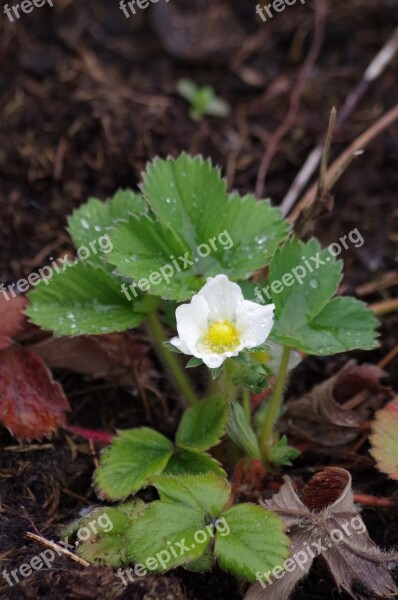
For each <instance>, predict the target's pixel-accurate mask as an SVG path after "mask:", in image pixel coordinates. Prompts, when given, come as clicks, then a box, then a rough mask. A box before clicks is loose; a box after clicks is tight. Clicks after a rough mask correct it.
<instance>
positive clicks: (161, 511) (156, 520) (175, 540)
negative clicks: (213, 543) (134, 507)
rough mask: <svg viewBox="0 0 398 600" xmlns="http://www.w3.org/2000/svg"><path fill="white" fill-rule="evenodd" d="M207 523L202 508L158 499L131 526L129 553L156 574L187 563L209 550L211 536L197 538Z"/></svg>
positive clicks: (128, 532) (128, 533) (134, 559)
mask: <svg viewBox="0 0 398 600" xmlns="http://www.w3.org/2000/svg"><path fill="white" fill-rule="evenodd" d="M204 526H205V516H204V515H203V513H202V512H201V511H199V510H194V509H192V507H187V506H183V505H181V504H174V503H167V502H162V501H159V500H156V501H155V502H151V504H150V505H149V506H148V507H147V509H146V510H145V512H144V513H143V514H142V515H141V518H140V519H138V520H137V521H135V522H134V523H132V525H131V526H130V527H129V528H128V530H127V536H128V540H129V542H128V549H127V555H128V557H129V559H130V560H131V561H134V562H135V563H136V564H137V563H139V564H140V565H145V566H146V568H147V569H148V570H150V571H153V572H155V573H160V572H164V571H168V570H170V569H173V568H175V567H178V566H180V565H184V564H186V563H188V562H190V561H193V560H197V559H198V558H200V557H201V556H202V555H203V554H204V553H205V552H206V549H207V547H208V546H209V543H210V540H211V537H210V535H209V534H208V535H207V536H206V540H205V541H204V542H203V543H198V542H197V541H196V539H195V534H196V532H197V531H199V530H202V528H204Z"/></svg>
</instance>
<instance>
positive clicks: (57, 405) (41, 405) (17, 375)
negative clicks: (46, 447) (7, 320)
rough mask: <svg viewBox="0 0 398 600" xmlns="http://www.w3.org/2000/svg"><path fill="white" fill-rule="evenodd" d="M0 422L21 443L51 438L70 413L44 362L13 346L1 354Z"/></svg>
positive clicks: (60, 389)
mask: <svg viewBox="0 0 398 600" xmlns="http://www.w3.org/2000/svg"><path fill="white" fill-rule="evenodd" d="M0 389H1V395H0V422H1V423H2V424H3V425H4V426H5V427H7V429H8V430H9V431H10V433H11V434H12V435H14V436H15V437H16V438H18V439H20V440H32V439H38V440H40V439H42V438H43V437H44V436H47V437H49V436H51V434H52V433H54V432H55V431H57V429H58V428H59V427H61V426H62V425H63V424H64V423H65V413H66V411H68V410H70V407H69V403H68V400H67V398H66V396H65V394H64V391H63V389H62V387H61V386H60V384H59V383H56V382H55V381H53V379H52V376H51V373H50V371H49V370H48V369H47V367H46V366H45V364H44V363H43V361H42V359H41V358H40V357H38V356H36V355H35V354H34V353H33V352H30V351H29V350H25V349H23V348H18V347H17V346H12V347H10V348H6V349H5V350H3V351H2V352H1V353H0Z"/></svg>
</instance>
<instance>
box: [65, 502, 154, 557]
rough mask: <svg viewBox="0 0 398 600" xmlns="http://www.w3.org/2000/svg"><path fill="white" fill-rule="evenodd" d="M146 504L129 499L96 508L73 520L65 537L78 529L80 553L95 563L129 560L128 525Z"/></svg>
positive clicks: (67, 537)
mask: <svg viewBox="0 0 398 600" xmlns="http://www.w3.org/2000/svg"><path fill="white" fill-rule="evenodd" d="M145 508H146V505H145V504H144V502H142V500H135V501H133V502H128V503H126V504H122V505H120V506H118V507H115V508H114V507H109V506H108V507H104V508H96V509H94V510H93V511H92V512H90V514H88V515H86V516H85V517H83V518H81V519H78V520H77V521H75V522H74V523H72V525H70V526H69V527H68V528H67V529H66V531H65V532H64V534H63V536H62V537H63V538H64V539H66V540H67V541H68V539H69V538H70V537H72V536H73V535H74V534H76V533H77V536H76V537H77V539H76V552H77V554H78V555H79V556H81V557H82V558H84V559H85V560H88V561H89V562H91V563H93V564H95V565H104V564H105V565H108V566H110V567H119V566H121V565H125V564H126V563H127V562H128V558H127V545H128V539H127V535H126V532H127V528H128V527H129V526H130V525H131V523H132V522H133V521H134V520H136V519H139V518H140V517H141V515H142V513H143V511H144V510H145ZM89 534H90V535H89ZM87 536H88V537H87Z"/></svg>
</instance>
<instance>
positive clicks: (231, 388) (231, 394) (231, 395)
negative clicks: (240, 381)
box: [220, 358, 236, 402]
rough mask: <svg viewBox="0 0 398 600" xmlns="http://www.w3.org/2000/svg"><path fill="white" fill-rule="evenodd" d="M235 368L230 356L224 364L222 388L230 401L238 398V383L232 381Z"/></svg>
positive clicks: (222, 391)
mask: <svg viewBox="0 0 398 600" xmlns="http://www.w3.org/2000/svg"><path fill="white" fill-rule="evenodd" d="M233 370H234V365H233V362H232V360H230V359H229V358H227V359H226V361H225V362H224V364H223V369H222V373H221V375H222V378H221V389H220V392H221V393H222V394H223V395H224V396H225V397H226V399H227V401H228V402H232V401H233V400H235V398H236V385H235V384H234V383H232V381H231V376H232V373H233Z"/></svg>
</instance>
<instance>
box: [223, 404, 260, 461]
mask: <svg viewBox="0 0 398 600" xmlns="http://www.w3.org/2000/svg"><path fill="white" fill-rule="evenodd" d="M227 433H228V435H229V437H230V438H231V440H232V441H233V442H235V444H236V445H237V446H239V448H240V449H241V450H243V451H244V452H245V454H247V456H250V458H261V452H260V447H259V445H258V440H257V437H256V434H255V433H254V431H253V429H252V428H251V425H250V424H249V423H248V422H247V419H246V416H245V413H244V411H243V408H242V406H241V405H240V404H238V402H232V403H231V414H230V417H229V421H228V424H227Z"/></svg>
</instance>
